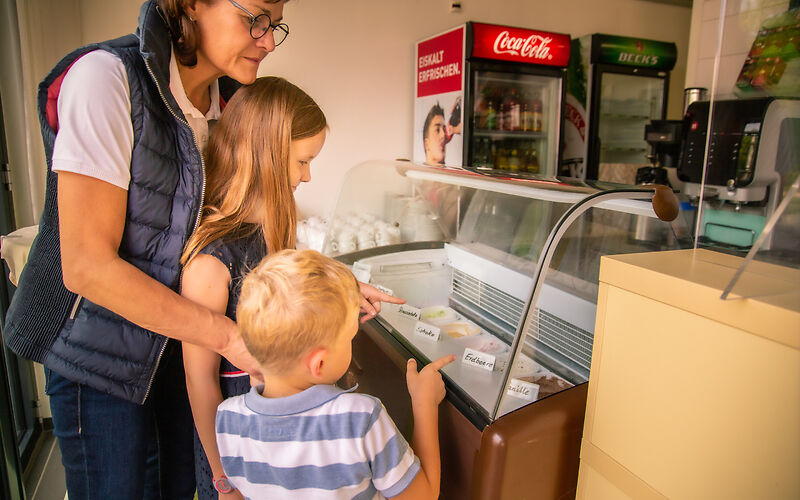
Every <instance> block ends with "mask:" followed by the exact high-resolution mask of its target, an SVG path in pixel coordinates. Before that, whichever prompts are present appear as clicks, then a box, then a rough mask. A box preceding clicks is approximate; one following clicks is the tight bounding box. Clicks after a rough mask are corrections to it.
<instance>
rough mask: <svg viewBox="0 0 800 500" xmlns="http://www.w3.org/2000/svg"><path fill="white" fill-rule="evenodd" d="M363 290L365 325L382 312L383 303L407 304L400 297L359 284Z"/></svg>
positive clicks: (362, 308) (362, 320) (363, 321)
mask: <svg viewBox="0 0 800 500" xmlns="http://www.w3.org/2000/svg"><path fill="white" fill-rule="evenodd" d="M358 286H359V288H361V313H362V314H363V316H361V322H362V323H365V322H367V321H369V320H371V319H372V318H374V317H375V316H377V315H378V313H379V312H381V302H389V303H390V304H405V303H406V301H405V300H403V299H400V298H398V297H393V296H391V295H389V294H386V293H383V292H381V291H380V290H378V289H377V288H375V287H374V286H372V285H368V284H366V283H362V282H360V281H359V282H358Z"/></svg>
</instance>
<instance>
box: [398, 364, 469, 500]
mask: <svg viewBox="0 0 800 500" xmlns="http://www.w3.org/2000/svg"><path fill="white" fill-rule="evenodd" d="M454 359H455V356H453V355H452V354H451V355H449V356H444V357H442V358H439V359H437V360H436V361H434V362H432V363H430V364H428V365H427V366H425V368H423V369H422V371H420V372H419V373H417V362H416V361H415V360H414V359H409V360H408V365H407V367H406V381H407V383H408V392H409V393H410V394H411V407H412V410H413V412H414V436H413V437H412V438H411V448H412V449H413V450H414V453H416V455H417V457H419V463H420V467H421V468H420V471H419V473H418V474H417V476H416V477H415V478H414V480H413V481H412V482H411V484H409V485H408V488H406V489H405V490H403V492H402V493H400V494H399V495H396V496H394V497H392V498H393V499H398V500H411V499H413V500H417V499H423V498H426V499H427V498H432V499H435V498H438V497H439V483H440V480H441V461H440V459H439V403H441V402H442V399H444V395H445V388H444V382H443V381H442V375H441V374H440V373H439V369H440V368H442V367H444V366H445V365H447V364H448V363H451V362H452V361H453V360H454Z"/></svg>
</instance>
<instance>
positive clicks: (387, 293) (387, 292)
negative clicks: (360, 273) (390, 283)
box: [372, 283, 394, 297]
mask: <svg viewBox="0 0 800 500" xmlns="http://www.w3.org/2000/svg"><path fill="white" fill-rule="evenodd" d="M372 286H374V287H375V288H377V289H378V290H380V291H381V292H383V293H385V294H386V295H391V296H392V297H394V292H393V291H391V290H389V289H388V288H386V287H385V286H381V285H376V284H375V283H373V284H372Z"/></svg>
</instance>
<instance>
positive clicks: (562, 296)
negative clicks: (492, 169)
mask: <svg viewBox="0 0 800 500" xmlns="http://www.w3.org/2000/svg"><path fill="white" fill-rule="evenodd" d="M603 188H605V189H600V188H599V187H598V186H592V185H588V184H583V183H565V182H561V181H558V180H555V179H539V180H519V179H514V180H511V179H505V178H502V177H488V176H484V175H480V174H476V173H473V172H469V171H466V170H462V169H453V168H435V167H422V166H417V165H413V164H410V163H407V162H367V163H364V164H361V165H357V166H356V167H354V168H353V169H351V171H350V172H349V173H348V175H347V177H346V179H345V182H344V184H343V187H342V191H341V193H340V196H339V199H338V204H337V207H336V210H335V212H334V215H333V217H332V218H331V219H330V220H329V221H327V224H326V225H325V238H324V242H323V243H322V247H323V248H324V250H325V252H326V253H328V254H329V255H333V256H337V257H338V258H339V259H340V260H342V261H344V262H346V263H348V264H350V265H352V269H353V272H354V274H355V275H356V277H357V278H359V279H360V280H361V281H364V282H369V283H371V284H373V285H375V286H378V287H381V288H384V289H386V290H389V291H390V292H391V293H392V294H393V295H395V296H398V297H402V298H404V299H406V301H407V303H406V304H405V305H402V306H395V305H390V304H384V305H383V309H382V311H381V313H380V315H379V316H378V317H377V318H376V320H375V321H377V322H378V323H379V324H380V326H381V327H382V328H383V329H384V330H385V332H386V334H387V335H391V336H392V337H393V338H394V339H395V340H397V341H399V342H400V343H401V344H402V345H403V346H404V347H405V348H407V349H408V350H409V351H410V352H411V353H412V354H413V355H414V356H416V357H418V358H419V359H420V360H421V361H422V362H428V361H431V360H434V359H437V358H439V357H441V356H444V355H447V354H455V355H456V361H455V362H453V363H451V364H450V365H448V366H446V367H445V368H444V369H443V370H442V371H443V373H444V375H445V379H446V381H447V386H448V391H449V393H450V394H452V395H454V396H456V397H458V398H460V399H462V400H464V401H466V402H467V404H469V405H470V406H471V407H472V408H473V409H474V410H475V411H476V412H478V413H479V414H480V415H482V416H483V417H484V418H485V420H486V421H487V422H491V421H493V420H494V419H496V418H498V417H500V416H502V415H503V414H506V413H508V412H509V411H513V410H514V409H517V408H520V407H522V406H525V405H527V404H530V403H533V402H535V401H537V400H540V399H543V398H545V397H547V396H549V395H551V394H555V393H557V392H560V391H562V390H565V389H567V388H569V387H573V386H575V385H577V384H581V383H584V382H586V381H587V380H588V378H589V367H590V362H591V354H592V340H593V331H594V322H595V309H596V303H597V290H598V276H599V267H600V257H602V256H603V255H612V254H618V253H633V252H646V251H664V250H673V249H678V248H685V247H690V246H691V245H692V244H693V242H692V241H691V239H690V238H689V237H688V235H689V234H690V228H689V227H687V226H686V225H685V224H684V223H683V221H684V218H683V217H681V216H680V215H679V216H678V217H677V218H676V219H675V221H674V222H671V223H670V222H664V221H662V220H660V219H659V218H657V217H656V215H655V213H654V211H653V205H652V203H651V201H650V198H651V197H652V195H653V192H652V190H651V189H650V188H647V187H636V188H632V187H630V186H614V185H610V184H609V185H604V186H603ZM676 208H677V204H676ZM319 222H320V221H317V225H318V226H319ZM316 230H319V227H317V228H316Z"/></svg>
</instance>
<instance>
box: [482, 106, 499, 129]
mask: <svg viewBox="0 0 800 500" xmlns="http://www.w3.org/2000/svg"><path fill="white" fill-rule="evenodd" d="M485 116H486V117H485V119H484V125H485V127H486V129H487V130H497V111H496V110H495V109H494V102H493V101H491V100H490V101H489V103H488V104H487V105H486V115H485Z"/></svg>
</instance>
